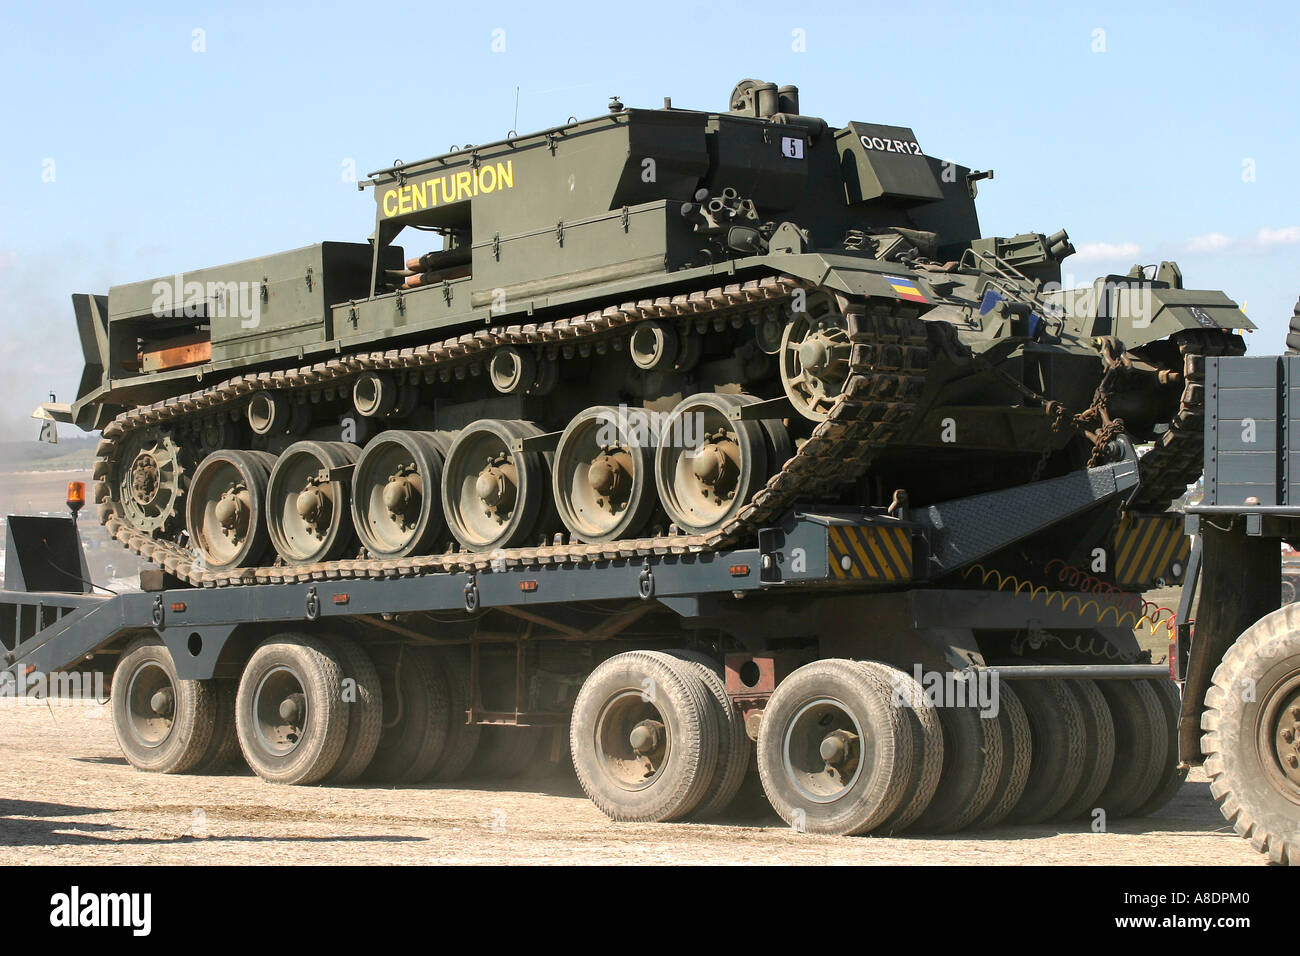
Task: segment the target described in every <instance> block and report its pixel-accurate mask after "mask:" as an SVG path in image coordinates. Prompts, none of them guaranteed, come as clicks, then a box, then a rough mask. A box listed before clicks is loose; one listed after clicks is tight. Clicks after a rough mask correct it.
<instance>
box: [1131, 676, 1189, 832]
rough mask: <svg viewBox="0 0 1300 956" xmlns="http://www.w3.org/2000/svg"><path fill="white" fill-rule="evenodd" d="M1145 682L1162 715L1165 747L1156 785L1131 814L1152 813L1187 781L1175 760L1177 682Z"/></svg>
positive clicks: (1178, 705) (1154, 680)
mask: <svg viewBox="0 0 1300 956" xmlns="http://www.w3.org/2000/svg"><path fill="white" fill-rule="evenodd" d="M1146 684H1147V686H1149V687H1150V688H1151V689H1152V690H1154V691H1155V692H1156V700H1157V701H1158V702H1159V704H1160V709H1161V711H1162V712H1163V714H1164V734H1163V737H1164V740H1165V746H1164V749H1163V750H1162V751H1161V755H1160V758H1161V759H1160V776H1159V778H1158V782H1157V784H1156V788H1155V789H1154V790H1153V791H1152V792H1151V795H1150V796H1149V797H1147V798H1146V799H1145V800H1143V801H1142V803H1141V804H1140V805H1139V806H1138V807H1137V809H1136V810H1134V811H1133V812H1132V813H1131V814H1130V816H1134V817H1145V816H1147V815H1149V814H1152V813H1155V812H1156V811H1157V810H1159V809H1160V808H1161V807H1163V806H1164V805H1165V804H1166V803H1168V802H1169V801H1170V800H1172V799H1173V798H1174V794H1176V793H1177V792H1178V791H1179V790H1181V789H1182V787H1183V784H1184V783H1186V782H1187V767H1185V766H1179V760H1178V715H1179V711H1180V710H1181V709H1182V705H1183V702H1182V697H1181V695H1179V693H1178V685H1177V684H1175V683H1174V682H1173V681H1171V680H1166V679H1164V678H1154V679H1151V680H1148V681H1146Z"/></svg>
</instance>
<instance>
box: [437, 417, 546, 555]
mask: <svg viewBox="0 0 1300 956" xmlns="http://www.w3.org/2000/svg"><path fill="white" fill-rule="evenodd" d="M541 434H542V430H541V429H540V428H538V427H537V426H536V425H534V424H532V423H531V422H507V421H496V420H492V419H485V420H483V421H477V422H474V423H473V424H471V425H467V426H466V427H465V428H464V429H463V430H462V431H461V433H460V434H459V435H458V436H457V438H456V440H455V441H454V442H452V445H451V450H450V451H448V453H447V459H446V462H445V464H444V465H443V474H442V507H443V513H444V514H445V516H446V520H447V526H448V528H450V530H451V533H452V535H454V536H455V538H456V540H457V541H459V542H460V544H461V546H462V547H464V548H466V549H468V550H470V551H492V550H495V549H497V548H513V547H517V546H519V545H522V544H524V543H525V542H526V541H528V540H529V539H530V538H532V537H533V535H534V534H535V533H536V532H537V530H538V529H539V525H541V524H544V523H546V518H547V517H548V514H549V513H550V512H551V511H552V510H553V506H552V505H551V481H550V474H549V471H550V459H551V457H552V455H551V453H550V452H540V451H527V450H513V449H514V448H515V446H516V443H517V442H519V441H521V440H526V439H528V438H532V437H536V436H538V435H541Z"/></svg>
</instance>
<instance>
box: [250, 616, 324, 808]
mask: <svg viewBox="0 0 1300 956" xmlns="http://www.w3.org/2000/svg"><path fill="white" fill-rule="evenodd" d="M342 676H343V674H342V668H341V667H340V665H339V660H338V658H337V657H335V656H334V652H333V651H331V650H330V648H329V646H328V645H327V644H326V643H325V642H324V641H322V640H320V639H318V638H315V637H312V636H310V635H307V634H278V635H276V636H275V637H272V638H270V639H268V640H266V641H263V642H262V644H261V645H260V646H259V647H258V648H257V650H255V651H253V656H252V657H250V658H249V659H248V663H247V664H246V665H244V674H243V676H242V677H241V678H240V679H239V690H238V692H237V693H236V694H235V727H236V729H237V730H238V733H239V746H240V748H241V749H242V750H243V752H244V759H245V760H247V761H248V765H249V766H250V767H252V768H253V772H254V773H256V774H257V775H258V776H259V777H261V778H262V779H263V780H267V781H269V782H271V783H287V784H305V783H315V782H316V781H318V780H320V779H321V778H322V777H324V776H325V775H326V774H327V773H329V772H330V771H331V770H332V769H333V768H334V765H335V764H336V763H338V759H339V754H341V753H342V752H343V745H344V743H345V742H346V741H347V736H348V717H349V714H348V711H347V709H346V708H345V707H344V705H343V699H342V693H341V688H342Z"/></svg>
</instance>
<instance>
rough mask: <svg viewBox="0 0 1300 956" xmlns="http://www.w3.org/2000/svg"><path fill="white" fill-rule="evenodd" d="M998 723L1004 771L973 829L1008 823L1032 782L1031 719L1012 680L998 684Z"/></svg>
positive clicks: (974, 822)
mask: <svg viewBox="0 0 1300 956" xmlns="http://www.w3.org/2000/svg"><path fill="white" fill-rule="evenodd" d="M997 721H998V729H999V730H1000V731H1001V732H1002V772H1001V773H1000V774H998V782H997V785H996V786H994V788H993V799H992V800H990V801H989V805H988V806H987V807H985V808H984V809H983V810H982V811H981V812H980V813H979V814H977V815H976V817H975V819H974V820H972V821H971V822H970V827H971V829H987V828H988V827H994V826H997V825H998V824H999V823H1001V822H1002V821H1003V820H1005V819H1006V818H1007V815H1008V814H1010V813H1011V811H1012V810H1013V809H1014V808H1015V806H1016V803H1017V802H1018V801H1019V800H1020V797H1021V795H1022V794H1023V793H1024V792H1025V784H1027V783H1028V782H1029V767H1030V765H1031V764H1032V762H1033V756H1034V742H1033V738H1032V736H1031V734H1030V732H1029V718H1028V717H1027V716H1025V705H1024V704H1022V703H1020V697H1019V695H1017V694H1016V692H1015V691H1014V690H1012V688H1011V682H1010V681H1004V682H1001V683H999V684H998V716H997Z"/></svg>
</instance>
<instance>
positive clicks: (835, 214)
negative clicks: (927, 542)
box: [47, 80, 1252, 586]
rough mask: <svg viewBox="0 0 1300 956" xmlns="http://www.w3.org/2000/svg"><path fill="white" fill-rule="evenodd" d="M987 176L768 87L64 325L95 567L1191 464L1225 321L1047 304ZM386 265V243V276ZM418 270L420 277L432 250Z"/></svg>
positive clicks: (632, 525)
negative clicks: (72, 350) (76, 367)
mask: <svg viewBox="0 0 1300 956" xmlns="http://www.w3.org/2000/svg"><path fill="white" fill-rule="evenodd" d="M991 177H992V173H991V172H978V171H974V170H972V169H971V168H968V167H965V166H961V165H958V164H955V163H951V162H945V161H942V160H940V159H937V158H935V157H932V156H929V155H927V154H926V153H925V152H924V151H923V149H922V148H921V146H920V145H919V143H918V141H917V138H916V136H915V135H914V134H913V132H912V130H910V129H907V128H905V127H897V126H887V125H881V124H876V123H864V122H850V123H848V124H847V125H845V126H842V127H835V126H832V125H830V124H829V123H827V122H826V121H825V120H823V119H821V118H818V117H815V116H811V115H807V114H805V113H803V112H802V111H801V109H800V104H799V93H798V90H797V89H795V88H794V87H791V86H780V87H778V86H777V85H775V84H772V83H766V82H760V81H757V80H745V81H743V82H741V83H740V84H738V85H737V86H736V87H735V89H734V90H733V91H732V94H731V98H730V102H729V108H728V109H727V110H726V111H724V112H700V111H694V110H687V109H680V108H676V107H673V106H672V105H671V103H670V102H669V101H667V100H665V102H664V106H663V108H662V109H636V108H627V107H625V106H624V105H623V104H622V103H620V102H618V101H617V99H615V100H613V101H612V102H611V103H610V105H609V111H608V113H607V114H605V115H601V116H598V117H596V118H594V119H589V120H584V121H578V120H570V121H569V122H568V123H566V124H565V125H562V126H557V127H554V128H552V129H547V130H543V131H541V132H538V133H535V134H531V135H523V136H519V135H515V134H514V133H513V132H512V133H511V134H510V135H509V136H508V137H507V138H506V139H504V140H501V141H499V142H495V143H489V144H485V145H480V146H465V147H463V148H459V149H453V150H451V151H450V152H447V153H443V154H441V155H438V156H433V157H431V158H429V159H424V160H420V161H418V162H411V163H401V162H395V163H393V164H392V165H391V166H389V167H388V168H385V169H382V170H379V171H377V172H375V173H372V174H370V176H369V178H368V179H367V180H366V181H364V182H362V183H361V184H360V188H362V189H370V190H372V191H373V195H374V199H375V208H376V225H375V230H374V233H373V234H372V235H371V236H370V237H369V239H368V241H366V242H358V243H335V242H325V243H321V244H319V245H315V246H310V247H307V248H304V249H298V250H295V251H291V252H286V253H282V254H279V255H273V256H268V257H265V258H261V259H255V260H250V261H245V262H238V263H234V264H230V265H225V266H218V267H214V268H208V269H202V270H199V271H196V272H192V273H186V274H184V275H177V276H173V277H167V278H163V279H157V280H149V281H144V282H137V283H134V284H129V285H122V286H115V287H113V288H111V289H110V290H109V292H108V295H107V296H104V295H76V296H74V297H73V304H74V311H75V313H76V318H77V324H78V329H79V333H80V338H81V343H82V347H83V351H84V353H85V356H86V369H85V373H84V375H83V378H82V381H81V385H80V388H79V390H78V396H77V400H76V401H75V402H74V403H72V404H71V405H67V406H49V407H48V409H47V410H48V411H49V412H50V413H51V414H52V415H53V416H54V417H55V418H58V419H61V420H64V421H71V422H75V423H76V424H77V425H79V426H81V427H82V428H84V429H88V430H93V429H99V430H102V440H101V442H100V444H99V448H98V454H97V460H96V463H95V471H94V477H95V479H96V484H95V486H94V491H93V496H94V499H95V502H96V503H97V506H98V514H99V517H100V519H101V520H102V521H103V522H104V524H105V525H106V526H107V528H108V531H109V533H110V534H111V535H113V537H115V538H116V540H117V541H119V542H120V543H121V544H123V545H124V546H126V547H127V548H129V549H131V550H132V551H134V552H136V553H138V554H140V555H141V556H143V557H145V558H147V559H149V560H152V561H154V562H156V563H158V564H160V565H162V566H163V567H164V568H165V569H166V570H167V571H168V572H169V573H171V574H173V575H175V576H176V577H177V578H179V579H182V580H184V581H186V582H188V583H191V584H195V585H207V586H219V585H225V584H237V583H245V584H246V583H254V582H261V583H271V582H280V581H285V580H291V581H295V580H312V579H319V578H330V577H339V576H378V577H383V576H393V575H409V574H418V573H421V572H423V571H430V570H451V569H462V568H483V567H489V566H493V565H496V564H501V563H504V564H507V565H508V564H511V563H517V562H530V563H536V562H560V563H568V562H585V561H598V560H608V559H611V558H630V557H635V556H637V555H639V554H648V553H652V552H659V553H664V552H666V551H672V552H678V553H688V552H698V551H705V550H709V549H715V548H719V547H723V546H727V545H731V544H734V543H737V542H740V541H742V540H744V539H746V538H748V537H752V536H754V535H755V534H756V533H757V531H758V530H759V529H760V528H761V527H763V526H764V525H765V524H768V523H770V522H772V521H774V520H775V519H777V518H778V517H779V516H780V515H781V514H783V513H784V512H786V511H788V510H789V509H790V508H792V507H793V506H794V505H795V504H796V503H800V502H811V501H815V502H818V503H820V504H829V505H834V504H842V505H869V506H877V507H887V506H891V505H893V506H895V507H897V506H898V504H899V502H900V501H907V502H910V504H911V505H924V504H926V503H928V502H934V501H941V500H944V499H947V498H952V497H955V496H960V495H969V494H974V493H977V492H981V491H991V490H996V489H999V488H1005V487H1010V486H1013V485H1016V484H1019V483H1024V482H1028V481H1033V480H1036V479H1039V478H1045V477H1051V476H1054V475H1057V474H1062V473H1065V472H1066V471H1069V470H1071V469H1074V468H1078V467H1079V466H1080V465H1081V464H1084V463H1088V462H1096V461H1099V460H1102V459H1104V458H1105V457H1106V456H1107V455H1108V454H1109V453H1110V452H1109V451H1108V449H1111V448H1112V447H1113V443H1114V440H1115V439H1116V438H1118V437H1119V436H1121V435H1126V436H1128V437H1129V438H1130V439H1132V440H1134V441H1136V442H1151V443H1152V447H1151V449H1150V451H1149V452H1148V453H1147V454H1146V455H1145V456H1144V457H1143V459H1142V462H1141V484H1140V487H1139V489H1138V491H1137V492H1136V494H1135V496H1134V498H1133V499H1132V500H1131V501H1130V502H1129V508H1130V509H1131V510H1139V511H1140V510H1148V511H1157V512H1158V511H1163V510H1164V509H1165V508H1166V507H1167V506H1168V504H1169V502H1170V500H1171V499H1173V498H1176V497H1177V496H1178V495H1180V494H1182V492H1183V491H1184V488H1185V486H1186V484H1187V483H1188V482H1189V481H1192V480H1195V477H1196V476H1197V474H1199V472H1200V468H1201V454H1202V453H1201V429H1200V417H1201V403H1202V394H1201V393H1202V386H1201V380H1202V376H1203V370H1204V361H1205V359H1206V357H1208V356H1214V355H1232V354H1238V353H1241V352H1242V351H1244V347H1243V342H1242V339H1241V337H1240V336H1239V335H1238V334H1236V332H1235V331H1234V330H1238V329H1248V328H1251V327H1252V326H1251V325H1250V323H1249V321H1248V320H1247V319H1246V318H1245V316H1244V315H1243V314H1242V313H1241V312H1240V311H1239V310H1238V308H1237V306H1236V305H1235V303H1233V302H1232V301H1231V300H1230V299H1229V298H1228V297H1227V296H1226V295H1224V294H1223V293H1221V292H1215V291H1194V290H1189V289H1186V288H1184V286H1183V281H1182V276H1181V273H1180V271H1179V269H1178V267H1177V265H1176V264H1174V263H1171V262H1164V263H1161V264H1160V265H1159V266H1158V267H1142V266H1135V267H1134V268H1133V269H1132V270H1131V271H1130V272H1129V273H1128V274H1127V275H1123V276H1120V275H1107V276H1102V277H1100V278H1098V279H1097V280H1096V282H1094V283H1093V284H1092V285H1090V286H1087V287H1083V288H1077V289H1064V288H1062V287H1061V281H1060V280H1061V263H1062V261H1063V260H1064V259H1065V258H1066V257H1067V256H1069V255H1070V254H1071V253H1072V252H1073V251H1074V250H1073V246H1072V245H1071V244H1070V241H1069V238H1068V236H1067V234H1066V232H1065V231H1064V230H1062V231H1059V232H1056V233H1054V234H1051V235H1045V234H1042V233H1032V232H1031V233H1025V234H1022V235H1017V236H1013V237H1006V238H1004V237H982V236H981V234H980V230H979V224H978V218H977V214H976V207H975V198H976V192H977V184H978V183H979V182H980V181H982V180H984V179H989V178H991ZM399 242H400V243H401V244H399ZM431 246H435V247H436V248H433V249H430V247H431Z"/></svg>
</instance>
